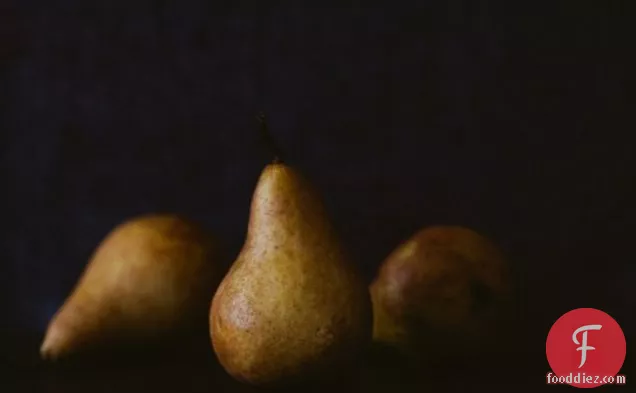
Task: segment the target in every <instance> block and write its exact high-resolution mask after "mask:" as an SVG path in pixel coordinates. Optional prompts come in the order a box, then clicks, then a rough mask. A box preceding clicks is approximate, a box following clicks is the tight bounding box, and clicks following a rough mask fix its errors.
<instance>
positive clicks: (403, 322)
mask: <svg viewBox="0 0 636 393" xmlns="http://www.w3.org/2000/svg"><path fill="white" fill-rule="evenodd" d="M511 290H512V288H511V282H510V276H509V267H508V264H507V262H506V260H505V259H504V257H503V255H502V253H501V252H500V251H499V250H498V249H497V247H496V246H495V245H494V244H493V243H492V242H491V241H490V240H488V239H487V238H485V237H484V236H482V235H480V234H478V233H476V232H475V231H473V230H471V229H468V228H464V227H459V226H434V227H429V228H425V229H423V230H421V231H419V232H418V233H416V234H415V235H414V236H413V237H412V238H410V239H409V240H408V241H406V242H405V243H403V244H401V245H400V246H399V247H398V248H397V249H396V250H395V251H393V252H392V253H391V254H390V255H389V256H388V257H387V258H386V260H385V261H384V262H383V263H382V265H381V267H380V270H379V273H378V275H377V277H376V279H375V280H374V281H373V283H372V284H371V286H370V292H371V298H372V302H373V315H374V327H373V336H374V341H375V342H377V343H381V344H384V345H385V346H388V347H393V348H395V349H398V350H400V351H402V352H404V353H406V354H408V355H414V356H417V357H421V358H428V359H429V360H430V359H432V360H433V361H437V360H438V359H439V360H442V359H444V358H449V357H457V356H464V355H467V356H468V357H470V356H473V355H474V354H476V353H479V352H483V351H489V350H491V349H492V346H493V345H495V344H497V341H499V340H501V339H502V335H501V333H502V328H503V327H504V326H506V324H505V322H506V321H508V317H509V315H510V314H509V311H510V306H511V303H510V302H511Z"/></svg>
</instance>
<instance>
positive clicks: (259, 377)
mask: <svg viewBox="0 0 636 393" xmlns="http://www.w3.org/2000/svg"><path fill="white" fill-rule="evenodd" d="M371 322H372V318H371V306H370V298H369V294H368V290H367V289H366V285H365V284H364V282H363V280H362V279H361V277H360V275H359V274H358V271H357V270H356V269H355V267H354V266H353V265H352V264H351V262H350V260H349V259H348V257H347V255H346V253H345V252H344V250H343V249H342V248H341V245H340V242H339V240H338V238H337V236H336V234H335V232H334V229H333V227H332V225H331V223H330V221H329V219H328V218H327V215H326V213H325V210H324V208H323V205H322V203H321V201H320V199H319V197H318V196H317V194H316V193H315V192H314V190H313V189H312V188H311V186H310V185H309V184H308V183H307V181H306V180H305V179H303V178H302V177H301V175H300V174H298V173H297V172H296V171H295V170H293V169H292V168H290V167H288V166H286V165H285V164H281V163H274V164H271V165H269V166H267V167H266V168H265V169H264V171H263V173H262V174H261V176H260V179H259V181H258V184H257V187H256V190H255V192H254V195H253V199H252V205H251V212H250V219H249V226H248V232H247V238H246V242H245V244H244V246H243V249H242V250H241V252H240V254H239V256H238V258H237V260H236V261H235V263H234V264H233V266H232V267H231V268H230V271H229V272H228V274H227V275H226V277H225V278H224V280H223V282H222V283H221V285H220V286H219V289H218V291H217V292H216V295H215V296H214V299H213V302H212V307H211V312H210V330H211V336H212V342H213V346H214V350H215V352H216V354H217V356H218V359H219V361H220V363H221V364H222V365H223V367H224V368H225V369H226V371H227V372H228V373H229V374H230V375H232V376H233V377H234V378H236V379H238V380H240V381H242V382H245V383H250V384H253V385H259V386H273V385H278V386H280V385H286V384H293V383H294V382H298V381H301V380H305V379H310V378H312V377H315V376H318V375H320V376H326V375H329V374H330V373H331V372H332V371H336V370H338V369H339V368H342V367H343V366H345V365H346V363H347V362H349V361H351V360H353V359H355V356H356V355H357V354H358V353H359V352H360V350H361V349H362V348H363V347H364V346H365V345H366V344H367V343H368V342H370V338H371Z"/></svg>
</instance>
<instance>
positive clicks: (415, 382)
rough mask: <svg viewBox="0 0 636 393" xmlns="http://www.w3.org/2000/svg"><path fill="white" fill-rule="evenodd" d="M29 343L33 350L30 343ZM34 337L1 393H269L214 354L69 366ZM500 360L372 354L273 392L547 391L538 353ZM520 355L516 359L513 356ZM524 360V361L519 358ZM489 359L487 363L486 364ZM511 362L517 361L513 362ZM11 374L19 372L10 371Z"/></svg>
mask: <svg viewBox="0 0 636 393" xmlns="http://www.w3.org/2000/svg"><path fill="white" fill-rule="evenodd" d="M25 344H27V345H25ZM37 344H38V342H37V340H35V337H33V339H31V340H29V339H28V338H23V339H22V341H21V342H20V343H15V344H14V346H15V347H16V349H18V350H17V351H16V352H15V353H16V354H17V356H18V358H14V359H13V363H12V362H9V363H10V364H18V365H19V369H18V371H17V372H16V373H13V372H10V373H8V376H9V377H8V379H7V378H6V377H5V378H4V381H3V384H5V386H7V388H8V390H3V392H5V391H8V392H13V391H15V392H22V391H29V392H30V391H34V392H51V393H57V392H64V393H75V392H78V393H79V392H87V391H90V392H118V393H128V392H130V393H133V392H135V393H136V392H146V391H147V392H162V393H163V392H166V393H167V392H175V393H176V392H179V393H190V392H210V391H216V392H237V393H252V392H258V391H263V389H260V388H255V387H251V386H248V385H244V384H241V383H239V382H236V381H235V380H233V379H232V378H231V377H230V376H228V375H227V374H226V373H225V372H224V371H223V370H222V368H221V367H220V366H219V365H218V363H217V362H216V360H215V358H214V355H213V354H212V352H211V351H207V350H201V349H200V348H201V347H199V349H193V350H186V349H183V348H181V349H167V350H165V351H163V352H162V351H159V350H156V351H155V352H154V354H153V356H148V355H144V354H140V353H136V352H127V353H126V354H125V355H110V356H108V357H104V356H101V357H96V358H87V357H81V358H76V359H75V360H67V361H66V362H58V363H45V362H42V361H40V360H39V359H38V358H37V357H35V356H25V350H26V349H31V350H34V349H36V348H37ZM517 349H518V350H516V351H512V352H510V353H508V354H507V355H506V354H503V355H502V354H500V355H498V356H496V357H492V356H491V357H489V358H486V357H481V358H478V357H476V356H475V357H473V358H471V359H467V360H465V361H464V363H463V364H459V363H454V364H436V365H428V364H425V363H415V362H409V361H408V360H407V359H406V358H404V357H401V356H399V355H397V354H395V353H391V352H388V351H386V350H380V349H378V348H373V349H370V350H369V351H367V353H365V356H364V357H363V358H362V359H361V361H360V362H359V364H358V366H357V367H354V368H351V369H348V370H346V372H344V374H343V375H342V376H340V377H337V378H336V379H334V380H333V381H318V382H311V383H309V382H308V383H302V384H299V385H296V386H292V387H286V388H269V389H266V390H265V391H271V392H273V393H277V392H280V393H282V392H285V393H292V392H315V393H318V392H334V391H337V392H340V391H342V392H387V391H400V392H413V393H415V392H435V393H446V392H448V393H451V392H453V393H454V392H465V391H470V390H471V389H476V388H479V389H482V388H489V391H495V392H499V391H501V392H505V391H510V389H514V391H518V392H537V391H543V389H542V388H544V387H545V384H544V379H543V378H542V376H543V375H542V373H545V371H543V370H537V371H539V374H538V376H537V378H529V375H530V373H528V371H529V369H528V368H527V367H532V363H534V362H536V361H537V360H539V359H541V358H542V357H543V356H544V355H543V353H542V352H541V351H539V352H527V351H526V350H527V348H525V347H524V348H522V347H519V348H517ZM513 352H514V353H515V355H512V356H514V357H512V358H511V354H512V353H513ZM521 354H523V356H520V355H521ZM484 359H485V360H484ZM511 359H513V360H514V362H512V361H510V360H511ZM9 370H11V371H13V369H12V368H11V367H9ZM550 388H553V387H552V386H550Z"/></svg>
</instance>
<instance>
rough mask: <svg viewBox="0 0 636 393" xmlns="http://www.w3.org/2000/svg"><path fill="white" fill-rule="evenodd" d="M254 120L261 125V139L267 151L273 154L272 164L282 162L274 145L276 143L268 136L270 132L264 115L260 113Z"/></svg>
mask: <svg viewBox="0 0 636 393" xmlns="http://www.w3.org/2000/svg"><path fill="white" fill-rule="evenodd" d="M256 118H257V119H258V122H259V123H260V125H261V135H262V137H263V140H264V141H265V143H266V144H267V147H268V148H269V150H270V151H271V152H272V153H273V154H274V160H273V162H274V164H278V163H281V162H282V161H283V160H282V154H281V150H280V148H279V147H278V145H277V144H276V142H275V141H274V138H273V137H272V134H270V132H269V128H268V127H267V118H266V117H265V113H264V112H260V113H259V114H258V116H257V117H256Z"/></svg>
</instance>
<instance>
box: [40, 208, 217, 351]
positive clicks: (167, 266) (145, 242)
mask: <svg viewBox="0 0 636 393" xmlns="http://www.w3.org/2000/svg"><path fill="white" fill-rule="evenodd" d="M220 254H221V252H220V248H219V244H218V242H217V241H216V240H215V239H213V237H212V236H211V235H210V234H208V233H207V232H205V231H204V230H203V229H201V228H200V227H199V226H198V225H196V224H194V223H192V222H190V221H188V220H187V219H185V218H182V217H180V216H177V215H171V214H151V215H145V216H140V217H136V218H134V219H131V220H128V221H126V222H124V223H122V224H120V225H119V226H117V227H116V228H115V229H113V230H112V231H111V233H110V234H108V236H107V237H106V238H105V239H104V240H103V241H102V243H101V244H100V245H99V247H98V248H97V250H96V251H95V253H94V254H93V256H92V259H91V260H90V261H89V263H88V265H87V267H86V268H85V270H84V272H83V274H82V276H81V277H80V279H79V281H78V283H77V284H76V287H75V289H74V290H73V292H72V293H71V295H70V296H69V297H68V299H67V300H66V301H65V303H64V304H63V305H62V307H61V308H60V309H59V310H58V312H57V313H56V314H55V315H54V317H53V319H52V320H51V321H50V324H49V326H48V329H47V331H46V335H45V338H44V341H43V343H42V346H41V348H40V353H41V356H42V357H43V358H49V359H57V358H61V357H66V356H69V355H74V354H77V353H80V352H84V351H87V350H88V351H91V350H95V349H104V348H106V347H117V346H118V345H119V344H128V343H133V342H135V343H139V342H144V343H148V342H153V341H152V340H159V339H164V338H167V337H173V336H178V335H179V334H184V335H186V334H190V333H193V332H195V331H196V329H201V328H203V331H204V332H206V335H207V316H208V311H209V304H210V299H211V295H210V294H211V293H212V292H213V291H214V290H215V289H216V287H217V285H218V283H220V281H221V279H222V277H223V273H224V271H223V270H221V269H220V264H219V262H220V261H219V257H220Z"/></svg>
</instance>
